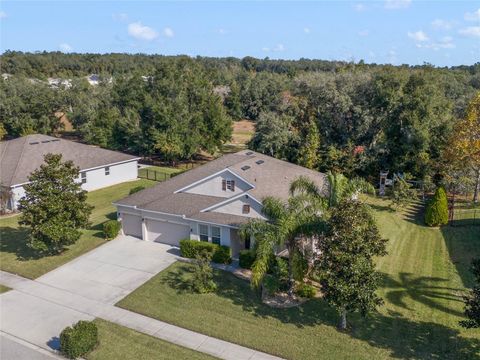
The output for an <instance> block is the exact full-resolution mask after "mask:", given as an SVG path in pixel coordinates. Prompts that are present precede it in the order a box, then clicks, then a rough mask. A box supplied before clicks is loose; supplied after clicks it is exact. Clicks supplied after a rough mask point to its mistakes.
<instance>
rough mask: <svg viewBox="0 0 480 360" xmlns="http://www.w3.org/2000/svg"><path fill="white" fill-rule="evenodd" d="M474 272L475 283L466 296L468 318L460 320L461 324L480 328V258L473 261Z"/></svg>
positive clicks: (466, 314)
mask: <svg viewBox="0 0 480 360" xmlns="http://www.w3.org/2000/svg"><path fill="white" fill-rule="evenodd" d="M472 273H473V276H474V277H475V285H474V287H473V289H472V291H471V292H470V294H469V295H467V296H465V297H464V300H465V316H466V317H467V318H468V320H463V321H460V325H461V326H463V327H465V328H467V329H470V328H480V259H474V260H473V261H472Z"/></svg>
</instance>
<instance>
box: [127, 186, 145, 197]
mask: <svg viewBox="0 0 480 360" xmlns="http://www.w3.org/2000/svg"><path fill="white" fill-rule="evenodd" d="M144 189H145V186H142V185H140V186H135V187H134V188H131V189H130V192H129V193H128V195H132V194H135V193H137V192H139V191H142V190H144Z"/></svg>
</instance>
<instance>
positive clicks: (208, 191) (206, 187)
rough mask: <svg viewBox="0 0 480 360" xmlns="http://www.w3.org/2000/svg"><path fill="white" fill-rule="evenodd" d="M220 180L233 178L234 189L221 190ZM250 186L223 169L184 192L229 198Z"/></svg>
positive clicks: (248, 188)
mask: <svg viewBox="0 0 480 360" xmlns="http://www.w3.org/2000/svg"><path fill="white" fill-rule="evenodd" d="M222 180H235V190H234V191H231V190H228V189H227V190H222ZM251 188H252V187H251V186H250V185H249V184H247V183H246V182H245V181H243V180H242V179H240V178H239V177H238V176H235V175H234V174H232V173H231V172H229V171H224V172H222V173H220V174H218V175H217V176H215V177H212V178H210V179H207V180H205V181H202V182H200V183H199V184H196V185H194V186H192V187H190V188H188V189H186V190H185V191H184V192H186V193H191V194H199V195H209V196H217V197H224V198H229V197H232V196H235V195H238V194H240V193H243V192H245V191H248V190H250V189H251Z"/></svg>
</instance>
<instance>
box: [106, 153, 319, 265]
mask: <svg viewBox="0 0 480 360" xmlns="http://www.w3.org/2000/svg"><path fill="white" fill-rule="evenodd" d="M302 175H303V176H307V177H308V178H310V179H312V180H313V181H314V182H315V184H316V185H317V186H318V187H319V188H320V189H322V190H324V189H325V184H326V177H325V175H324V174H322V173H319V172H316V171H313V170H309V169H306V168H303V167H301V166H298V165H294V164H291V163H288V162H286V161H282V160H278V159H275V158H272V157H269V156H266V155H262V154H259V153H256V152H253V151H250V150H245V151H241V152H238V153H235V154H229V155H225V156H222V157H220V158H218V159H216V160H213V161H211V162H209V163H207V164H205V165H203V166H200V167H197V168H195V169H193V170H190V171H187V172H185V173H182V174H180V175H177V176H175V177H173V178H171V179H170V180H168V181H165V182H162V183H159V184H158V185H156V186H154V187H152V188H149V189H146V190H143V191H140V192H138V193H136V194H133V195H131V196H129V197H126V198H125V199H122V200H120V201H118V202H116V203H115V204H114V205H116V206H117V215H118V218H119V220H121V222H122V228H123V232H124V233H125V234H126V235H132V236H135V237H139V238H142V239H143V240H147V241H157V242H161V243H167V244H170V245H173V246H178V245H179V241H180V240H181V239H185V238H189V239H195V240H201V241H209V242H213V243H216V244H221V245H226V246H229V247H231V248H232V254H233V257H234V258H237V257H238V253H239V251H240V250H242V249H245V248H249V247H250V246H251V245H252V244H250V242H249V241H248V240H247V241H246V242H245V241H244V240H242V239H240V237H239V235H238V231H237V230H238V228H239V227H240V226H241V225H242V224H243V223H246V222H247V221H249V220H250V219H252V218H256V219H264V220H265V218H264V216H263V215H262V200H263V199H264V198H265V197H267V196H275V197H279V198H281V199H284V200H287V199H288V196H289V187H290V183H291V182H292V181H293V180H294V179H296V178H297V177H299V176H302Z"/></svg>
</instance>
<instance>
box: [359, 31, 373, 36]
mask: <svg viewBox="0 0 480 360" xmlns="http://www.w3.org/2000/svg"><path fill="white" fill-rule="evenodd" d="M368 34H370V31H368V30H361V31H359V32H358V35H359V36H368Z"/></svg>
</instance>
